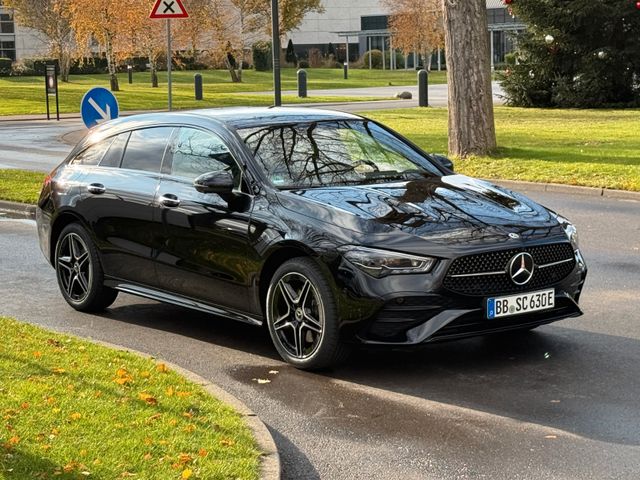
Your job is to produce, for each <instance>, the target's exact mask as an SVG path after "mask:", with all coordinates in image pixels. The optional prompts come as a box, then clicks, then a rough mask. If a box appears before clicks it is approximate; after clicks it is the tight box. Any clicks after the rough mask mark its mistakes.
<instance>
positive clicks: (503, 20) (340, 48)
mask: <svg viewBox="0 0 640 480" xmlns="http://www.w3.org/2000/svg"><path fill="white" fill-rule="evenodd" d="M323 5H324V9H325V12H324V13H321V14H318V13H314V14H310V15H308V16H307V17H306V18H305V19H304V21H303V22H302V24H301V25H300V28H298V29H297V30H295V31H293V32H291V34H290V35H289V38H290V39H291V40H292V41H293V43H294V46H295V48H296V52H297V53H298V55H299V56H300V57H301V58H307V57H308V51H309V50H310V49H318V50H320V51H321V52H323V53H327V51H328V49H329V48H330V47H329V44H332V45H333V47H334V49H335V50H336V53H337V57H338V60H340V61H342V60H343V59H344V57H345V55H344V51H345V50H346V46H347V45H348V46H349V59H350V60H351V61H353V60H355V59H357V58H359V57H361V56H362V55H363V54H364V53H365V52H366V51H367V50H369V49H377V50H385V49H389V48H393V44H392V42H391V40H390V35H389V30H388V26H389V23H388V20H389V15H388V12H387V11H386V9H385V8H384V6H383V2H381V1H380V0H359V1H358V2H345V1H344V0H324V1H323ZM487 15H488V23H489V31H490V37H489V38H490V41H491V45H492V55H491V59H492V65H495V64H500V63H504V61H505V55H506V54H507V53H509V52H510V51H512V50H513V41H512V39H511V35H510V34H511V33H512V32H516V31H519V30H523V29H524V28H525V27H524V25H523V24H522V23H520V22H519V21H518V19H517V18H516V17H514V16H513V15H511V13H510V12H509V10H508V8H507V7H506V6H505V5H504V3H503V1H502V0H487Z"/></svg>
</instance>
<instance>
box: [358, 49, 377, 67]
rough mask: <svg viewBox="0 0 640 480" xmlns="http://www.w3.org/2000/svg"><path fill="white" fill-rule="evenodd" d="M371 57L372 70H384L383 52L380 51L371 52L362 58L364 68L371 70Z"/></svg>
mask: <svg viewBox="0 0 640 480" xmlns="http://www.w3.org/2000/svg"><path fill="white" fill-rule="evenodd" d="M369 56H371V68H382V52H381V51H380V50H369V51H367V52H365V54H364V55H363V56H362V63H363V66H364V68H369Z"/></svg>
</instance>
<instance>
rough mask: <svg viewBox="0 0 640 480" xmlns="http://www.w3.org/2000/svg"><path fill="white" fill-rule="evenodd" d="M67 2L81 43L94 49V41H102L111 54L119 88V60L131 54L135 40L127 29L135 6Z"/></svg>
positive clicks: (119, 0)
mask: <svg viewBox="0 0 640 480" xmlns="http://www.w3.org/2000/svg"><path fill="white" fill-rule="evenodd" d="M67 4H68V10H69V13H70V19H71V26H72V27H73V29H74V30H75V33H76V41H77V42H78V45H81V46H84V48H85V50H90V45H91V41H92V40H95V41H97V42H98V44H99V45H100V47H101V48H102V49H103V50H104V53H105V55H106V58H107V68H108V70H109V82H110V85H111V90H112V91H114V92H115V91H118V90H119V86H118V76H117V74H116V73H117V66H118V61H119V60H121V59H124V58H126V57H128V56H130V54H131V51H130V45H131V43H130V41H129V39H128V38H127V36H128V35H130V33H131V32H129V31H128V30H127V28H128V26H129V25H130V24H131V21H130V20H129V19H128V17H129V16H131V15H135V10H134V9H132V8H130V7H131V2H130V1H129V0H105V1H100V2H96V1H95V0H73V1H72V2H67ZM147 15H148V13H147ZM156 28H157V27H156Z"/></svg>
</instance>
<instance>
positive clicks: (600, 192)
mask: <svg viewBox="0 0 640 480" xmlns="http://www.w3.org/2000/svg"><path fill="white" fill-rule="evenodd" d="M487 181H488V182H491V183H495V184H496V185H500V186H502V187H505V188H508V189H510V190H529V191H533V192H549V193H567V194H570V195H588V196H591V197H605V198H615V199H619V200H635V201H640V192H631V191H627V190H612V189H609V188H600V187H582V186H578V185H562V184H560V183H537V182H523V181H519V180H495V179H487Z"/></svg>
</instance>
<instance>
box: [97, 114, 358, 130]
mask: <svg viewBox="0 0 640 480" xmlns="http://www.w3.org/2000/svg"><path fill="white" fill-rule="evenodd" d="M361 119H362V117H359V116H357V115H353V114H350V113H344V112H338V111H335V110H322V109H319V108H304V107H225V108H205V109H199V110H180V111H174V112H156V113H145V114H139V115H131V116H127V117H120V118H118V119H115V120H111V121H110V122H106V123H104V124H102V125H100V126H98V127H95V128H94V129H93V130H92V133H96V134H102V135H104V134H110V133H108V132H114V131H117V130H122V129H129V128H132V127H133V128H140V127H149V126H153V125H158V124H180V123H185V124H194V123H196V124H198V123H206V121H207V120H213V121H216V122H220V123H222V124H225V125H226V126H228V127H232V128H234V129H241V128H251V127H260V126H265V125H282V124H291V123H301V122H305V123H307V122H320V121H330V120H361ZM203 126H204V125H203ZM102 135H99V136H102Z"/></svg>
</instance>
